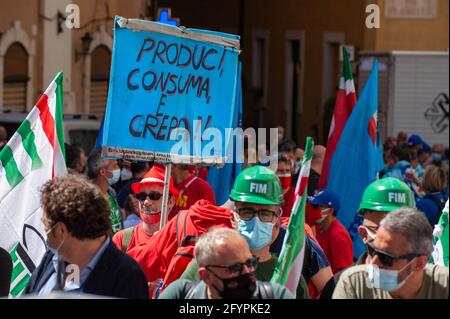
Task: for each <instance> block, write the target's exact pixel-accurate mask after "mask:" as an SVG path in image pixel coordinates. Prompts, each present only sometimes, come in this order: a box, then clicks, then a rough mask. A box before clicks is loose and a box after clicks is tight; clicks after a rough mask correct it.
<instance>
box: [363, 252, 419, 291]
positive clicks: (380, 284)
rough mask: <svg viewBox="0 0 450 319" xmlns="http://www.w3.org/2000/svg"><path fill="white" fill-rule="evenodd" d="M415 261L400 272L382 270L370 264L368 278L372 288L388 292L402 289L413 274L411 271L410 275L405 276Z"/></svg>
mask: <svg viewBox="0 0 450 319" xmlns="http://www.w3.org/2000/svg"><path fill="white" fill-rule="evenodd" d="M413 260H414V259H412V260H411V261H410V262H409V263H408V264H406V266H405V267H403V268H402V269H400V270H391V269H382V268H380V267H378V265H375V264H369V269H368V277H369V283H370V285H371V287H373V288H378V289H381V290H386V291H395V290H398V289H400V288H401V287H402V286H403V285H404V284H405V282H406V281H407V280H408V278H409V277H410V276H411V275H412V273H413V272H412V271H409V274H407V275H405V274H403V273H404V271H405V269H406V268H407V267H408V266H410V265H411V262H412V261H413ZM400 273H402V274H400Z"/></svg>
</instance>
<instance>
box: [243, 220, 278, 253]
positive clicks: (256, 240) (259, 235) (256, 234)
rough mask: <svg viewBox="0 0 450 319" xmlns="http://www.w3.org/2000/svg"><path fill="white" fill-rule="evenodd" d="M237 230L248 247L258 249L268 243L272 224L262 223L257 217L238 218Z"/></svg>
mask: <svg viewBox="0 0 450 319" xmlns="http://www.w3.org/2000/svg"><path fill="white" fill-rule="evenodd" d="M236 219H237V220H238V229H237V230H238V232H239V234H241V236H242V237H244V238H245V240H246V241H247V243H248V245H249V247H250V249H252V250H258V249H261V248H263V247H264V246H266V245H267V244H269V243H270V242H271V240H272V232H273V226H274V225H273V224H272V223H264V222H262V221H260V220H259V218H258V217H256V216H255V217H254V218H252V219H251V220H247V221H246V220H241V219H238V218H237V216H236Z"/></svg>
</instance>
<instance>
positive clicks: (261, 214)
mask: <svg viewBox="0 0 450 319" xmlns="http://www.w3.org/2000/svg"><path fill="white" fill-rule="evenodd" d="M236 212H237V213H238V215H239V218H240V219H242V220H245V221H248V220H251V219H253V218H255V216H256V215H258V218H259V220H260V221H262V222H264V223H271V222H273V219H274V217H278V216H279V214H278V213H277V212H274V211H271V210H267V209H259V210H256V209H253V208H250V207H245V208H238V209H237V210H236Z"/></svg>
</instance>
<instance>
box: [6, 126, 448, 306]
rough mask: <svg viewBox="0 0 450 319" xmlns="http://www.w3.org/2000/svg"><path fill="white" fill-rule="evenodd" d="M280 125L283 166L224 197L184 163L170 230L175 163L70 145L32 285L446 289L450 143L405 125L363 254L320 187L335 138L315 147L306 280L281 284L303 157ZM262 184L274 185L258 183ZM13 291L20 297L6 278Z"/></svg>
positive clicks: (376, 195)
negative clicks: (74, 271)
mask: <svg viewBox="0 0 450 319" xmlns="http://www.w3.org/2000/svg"><path fill="white" fill-rule="evenodd" d="M278 130H279V135H280V136H279V137H280V139H279V145H278V147H279V153H278V166H277V168H276V170H271V169H270V168H268V167H267V166H266V165H264V164H261V163H255V164H253V165H251V164H250V165H247V166H248V167H246V168H244V169H243V170H242V171H241V172H240V174H239V175H238V176H237V177H236V179H235V181H234V184H233V186H232V189H231V192H230V194H229V196H228V198H229V200H228V201H227V202H225V203H224V204H223V205H222V206H218V204H217V202H216V200H215V196H214V191H213V190H212V187H211V186H210V185H209V183H208V182H207V174H208V169H207V168H206V167H202V166H200V165H182V164H179V165H174V168H173V169H172V176H171V177H170V181H169V199H168V204H167V205H168V211H169V215H168V223H167V224H166V225H165V226H164V227H163V228H162V229H160V219H161V209H162V197H163V189H164V182H165V180H164V179H165V169H164V166H163V165H160V164H158V163H156V162H151V163H148V162H139V161H131V162H130V161H125V160H113V159H106V158H102V157H101V152H100V150H99V149H94V150H93V151H92V152H91V153H90V154H89V155H88V156H86V154H85V153H84V151H83V150H82V149H81V148H80V147H78V146H76V145H67V144H66V145H65V149H66V164H67V168H68V174H67V175H66V176H65V177H62V178H59V179H54V180H51V181H48V182H47V183H46V184H45V185H44V186H43V187H42V190H41V194H42V197H41V203H42V207H43V211H44V214H43V217H42V223H43V225H44V228H45V231H46V233H47V245H48V251H47V253H46V254H45V255H44V257H43V258H42V261H41V263H40V264H39V266H38V267H37V268H36V269H35V271H34V272H33V274H32V276H31V279H30V281H29V283H28V284H27V287H26V289H25V291H24V294H37V295H40V296H45V294H48V293H50V292H51V291H53V290H55V289H60V290H63V291H67V292H83V293H88V294H94V295H102V296H109V297H123V298H162V299H191V298H193V299H208V298H212V299H214V298H257V299H258V298H262V299H273V298H277V299H280V298H281V299H282V298H286V299H291V298H297V299H314V298H324V299H329V298H352V299H353V298H370V299H372V298H377V299H378V298H448V264H447V266H439V265H435V264H434V263H433V262H432V257H431V255H432V252H433V228H434V227H435V226H436V225H437V224H438V222H439V219H440V218H441V216H442V214H443V213H442V212H443V211H445V208H444V207H445V205H447V208H446V209H447V211H448V191H449V187H448V149H446V150H445V149H444V147H443V146H442V145H439V144H436V145H433V146H432V147H430V146H429V145H428V144H427V143H426V142H425V141H423V140H422V139H421V138H420V136H418V135H410V136H408V135H407V134H406V133H405V132H400V133H399V134H398V136H396V137H395V136H389V137H388V138H386V141H385V143H384V144H383V156H384V163H385V167H384V168H383V169H382V170H381V171H380V172H379V179H377V180H375V181H373V182H372V183H371V184H370V185H369V186H368V187H367V188H366V189H365V191H364V194H363V197H362V200H361V203H360V206H359V209H358V215H359V216H360V217H361V219H362V222H361V225H359V226H358V228H357V233H358V236H360V238H361V240H362V242H363V243H364V245H365V250H364V252H362V254H361V255H360V256H355V254H354V253H355V251H354V249H353V244H352V240H353V239H352V237H351V235H350V234H349V231H348V230H347V229H346V228H345V227H344V226H343V225H342V224H341V223H340V222H339V219H338V216H339V214H340V213H342V211H341V210H340V209H341V203H340V200H339V198H338V196H337V195H336V194H335V193H334V192H333V191H332V190H329V189H327V188H325V189H320V187H319V179H320V176H321V172H322V166H323V161H324V157H325V150H326V149H325V147H323V146H320V145H316V146H315V147H314V149H313V153H312V158H311V170H310V175H309V179H308V187H307V193H308V197H307V203H306V209H305V224H304V233H305V253H304V262H303V268H302V272H301V276H300V279H299V282H298V285H297V289H296V291H295V292H292V291H289V289H287V288H286V287H284V286H282V285H279V284H277V283H272V282H271V278H272V276H273V273H274V271H275V268H276V265H277V260H278V258H279V257H280V253H281V250H282V246H283V241H284V237H285V236H286V232H287V227H288V225H289V220H290V217H291V216H290V215H291V211H292V208H293V205H294V202H295V191H294V189H295V183H296V181H297V178H298V176H299V174H300V170H301V165H302V157H303V156H304V151H303V150H302V149H300V148H298V147H297V146H296V143H295V142H293V141H290V140H285V139H284V138H283V128H282V127H279V128H278ZM254 183H257V184H258V185H264V186H265V189H267V190H268V191H266V192H255V191H254V190H253V185H254ZM393 194H394V195H393ZM446 202H447V204H446ZM447 220H448V219H447ZM447 253H448V252H447ZM2 258H3V259H5V260H6V259H7V254H5V256H3V254H2ZM447 258H448V255H447ZM61 263H62V264H63V265H66V266H67V265H69V264H76V265H78V266H79V267H80V269H81V272H80V280H79V281H78V282H77V283H75V284H74V282H73V281H67V280H68V279H67V277H64V274H63V275H62V277H61V278H59V277H58V274H60V272H59V270H58V269H59V268H58V267H61ZM2 264H5V263H3V262H2ZM367 281H369V282H372V283H373V284H374V286H373V287H369V286H367ZM8 286H9V285H8ZM2 294H3V296H5V295H7V294H8V289H5V286H4V287H3V288H2Z"/></svg>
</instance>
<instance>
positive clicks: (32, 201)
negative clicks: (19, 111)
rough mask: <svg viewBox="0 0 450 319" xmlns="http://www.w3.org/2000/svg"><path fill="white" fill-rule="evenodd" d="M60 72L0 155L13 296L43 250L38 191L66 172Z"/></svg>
mask: <svg viewBox="0 0 450 319" xmlns="http://www.w3.org/2000/svg"><path fill="white" fill-rule="evenodd" d="M62 80H63V74H62V73H61V72H60V73H58V75H57V76H56V77H55V79H54V80H53V81H52V83H51V84H50V86H49V87H48V88H47V90H45V92H44V94H43V95H42V96H41V97H40V98H39V101H38V102H37V103H36V105H35V106H34V107H33V109H32V110H31V112H30V113H29V114H28V116H27V118H26V119H25V120H24V121H23V123H22V124H21V125H20V127H19V129H18V130H17V132H15V133H14V135H13V136H12V137H11V139H10V140H9V142H8V144H7V145H6V146H5V147H4V148H3V150H2V151H1V152H0V246H1V247H3V248H4V249H6V250H7V251H9V252H10V255H11V258H12V260H13V274H12V278H11V290H10V297H16V296H19V295H20V294H21V293H22V291H23V289H24V288H25V286H26V284H27V282H28V280H29V278H30V276H31V273H32V271H33V270H34V268H36V265H37V264H38V263H39V262H40V261H41V258H42V256H43V254H44V253H45V251H46V245H45V238H46V234H45V232H44V228H43V225H42V222H41V217H42V209H41V204H40V189H41V187H42V185H43V184H44V183H45V182H47V181H48V180H49V179H51V178H53V177H60V176H63V175H64V174H65V173H66V163H65V151H64V130H63V115H62V105H63V99H62V96H63V89H62Z"/></svg>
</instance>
